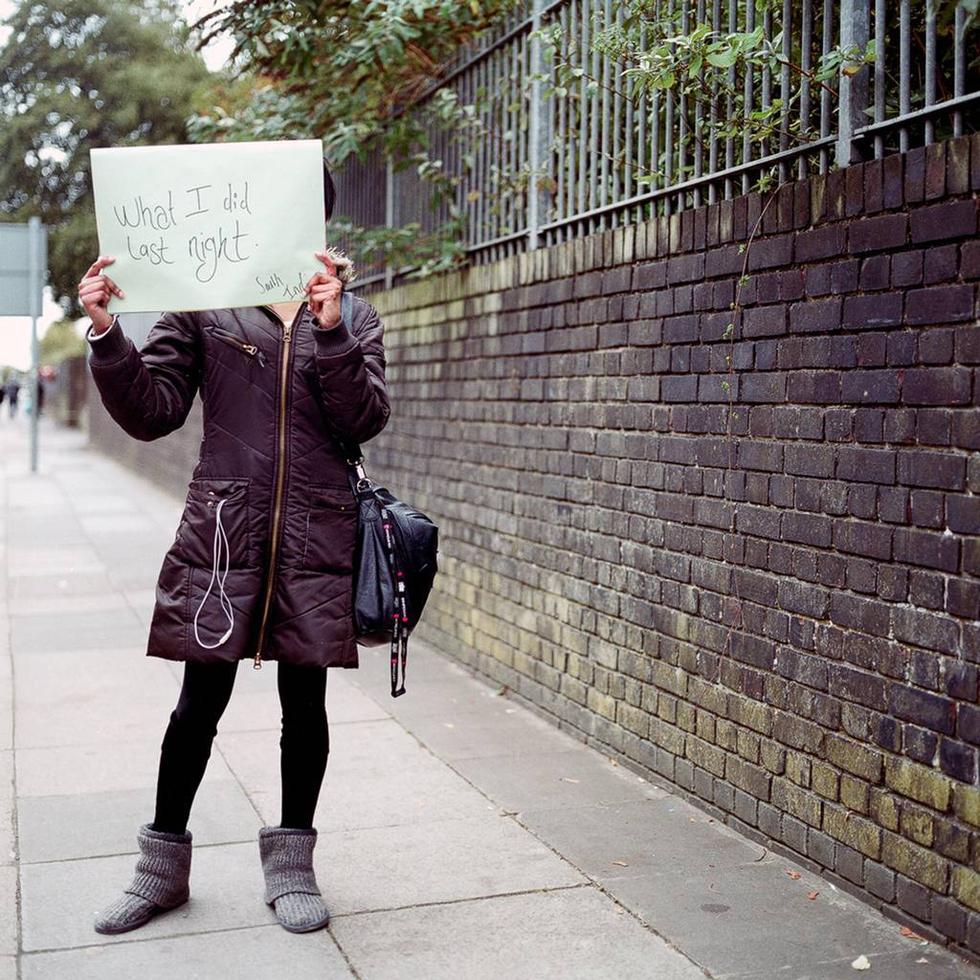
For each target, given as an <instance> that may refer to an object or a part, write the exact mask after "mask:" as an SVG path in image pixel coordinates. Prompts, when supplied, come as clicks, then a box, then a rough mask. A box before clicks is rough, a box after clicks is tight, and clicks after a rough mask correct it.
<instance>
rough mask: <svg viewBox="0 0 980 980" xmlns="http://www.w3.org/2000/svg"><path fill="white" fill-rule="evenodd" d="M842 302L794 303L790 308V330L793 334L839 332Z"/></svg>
mask: <svg viewBox="0 0 980 980" xmlns="http://www.w3.org/2000/svg"><path fill="white" fill-rule="evenodd" d="M841 306H842V304H841V300H840V299H838V298H837V297H834V298H833V299H823V300H810V301H809V302H806V303H794V304H793V305H792V306H791V307H790V308H789V328H790V331H791V332H792V333H814V332H827V331H830V330H839V329H840V326H841Z"/></svg>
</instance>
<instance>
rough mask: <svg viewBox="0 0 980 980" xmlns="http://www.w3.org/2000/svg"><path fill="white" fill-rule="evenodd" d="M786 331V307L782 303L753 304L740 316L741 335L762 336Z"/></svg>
mask: <svg viewBox="0 0 980 980" xmlns="http://www.w3.org/2000/svg"><path fill="white" fill-rule="evenodd" d="M783 333H786V308H785V307H784V306H783V305H782V304H774V305H772V306H753V307H750V308H749V309H747V310H745V312H744V313H743V316H742V335H743V336H745V337H763V336H773V335H776V334H783Z"/></svg>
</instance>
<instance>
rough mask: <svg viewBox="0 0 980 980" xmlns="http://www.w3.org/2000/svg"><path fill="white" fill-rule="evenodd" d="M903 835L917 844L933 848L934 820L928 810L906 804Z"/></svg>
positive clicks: (904, 807) (902, 820) (903, 813)
mask: <svg viewBox="0 0 980 980" xmlns="http://www.w3.org/2000/svg"><path fill="white" fill-rule="evenodd" d="M901 826H902V833H903V834H905V836H906V837H911V838H912V840H914V841H915V842H916V844H921V845H922V846H923V847H932V841H933V820H932V816H931V815H930V813H929V811H928V810H923V809H921V808H919V807H917V806H910V805H909V804H905V805H904V806H903V807H902V819H901Z"/></svg>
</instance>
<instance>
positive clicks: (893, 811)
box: [871, 789, 899, 830]
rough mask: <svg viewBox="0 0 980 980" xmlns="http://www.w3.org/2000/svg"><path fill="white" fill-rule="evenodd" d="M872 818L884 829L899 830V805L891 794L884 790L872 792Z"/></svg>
mask: <svg viewBox="0 0 980 980" xmlns="http://www.w3.org/2000/svg"><path fill="white" fill-rule="evenodd" d="M871 816H872V817H873V818H874V820H875V822H876V823H879V824H881V826H882V827H887V828H888V829H889V830H898V816H899V810H898V803H897V802H896V800H895V797H894V796H893V795H892V793H891V792H889V791H888V790H884V789H873V790H872V791H871Z"/></svg>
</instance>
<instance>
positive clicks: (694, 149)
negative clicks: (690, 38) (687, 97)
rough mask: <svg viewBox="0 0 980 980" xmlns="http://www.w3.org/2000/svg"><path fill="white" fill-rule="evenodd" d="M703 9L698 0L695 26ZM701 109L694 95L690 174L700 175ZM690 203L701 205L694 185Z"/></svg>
mask: <svg viewBox="0 0 980 980" xmlns="http://www.w3.org/2000/svg"><path fill="white" fill-rule="evenodd" d="M686 10H687V5H686V4H685V13H686ZM704 18H705V9H704V0H698V2H697V7H696V8H695V12H694V20H695V26H698V25H700V24H703V23H704ZM702 71H710V66H706V67H705V68H703V69H702ZM701 116H702V109H701V99H700V98H698V97H697V96H695V98H694V119H693V121H692V123H691V155H692V156H693V158H694V161H693V162H694V169H693V171H692V176H694V177H700V176H702V174H703V173H704V146H703V141H702V139H701V130H702V128H703V127H702V120H701ZM691 203H692V205H693V206H694V207H700V205H701V188H700V187H695V188H694V193H693V194H692V195H691Z"/></svg>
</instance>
